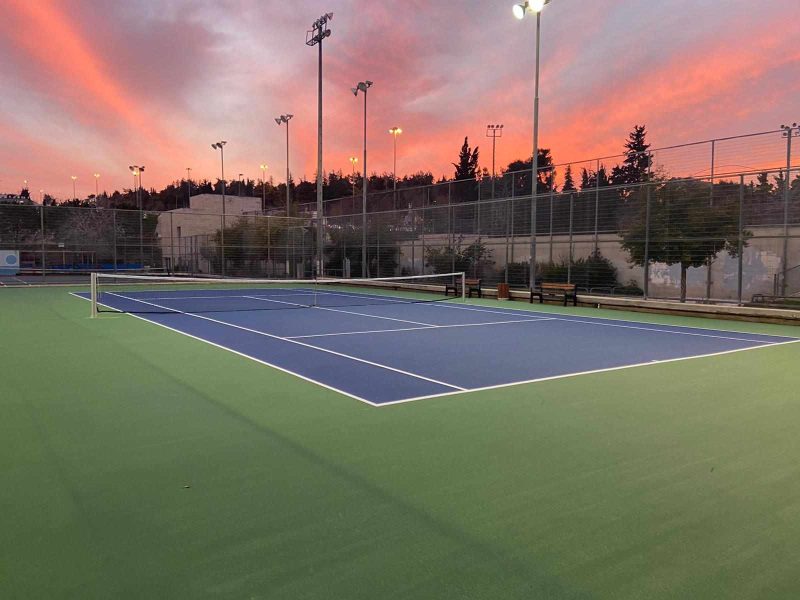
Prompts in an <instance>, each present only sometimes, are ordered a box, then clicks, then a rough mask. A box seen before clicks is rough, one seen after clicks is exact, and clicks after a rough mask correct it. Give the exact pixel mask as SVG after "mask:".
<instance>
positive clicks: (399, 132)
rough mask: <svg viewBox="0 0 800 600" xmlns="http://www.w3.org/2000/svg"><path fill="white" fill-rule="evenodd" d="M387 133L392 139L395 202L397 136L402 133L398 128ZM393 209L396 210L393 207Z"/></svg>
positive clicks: (393, 128)
mask: <svg viewBox="0 0 800 600" xmlns="http://www.w3.org/2000/svg"><path fill="white" fill-rule="evenodd" d="M389 133H390V134H392V136H393V137H394V163H393V166H392V179H393V180H394V192H395V200H397V136H398V135H400V134H401V133H403V130H402V129H400V128H399V127H392V128H391V129H390V130H389ZM395 208H397V207H396V206H395Z"/></svg>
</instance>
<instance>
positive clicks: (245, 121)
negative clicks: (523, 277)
mask: <svg viewBox="0 0 800 600" xmlns="http://www.w3.org/2000/svg"><path fill="white" fill-rule="evenodd" d="M511 4H512V3H511V2H509V1H506V0H463V1H460V2H453V1H452V0H449V1H444V0H425V1H423V0H400V1H394V2H385V1H384V2H380V1H375V0H324V1H318V0H136V1H130V0H36V1H32V0H2V5H3V9H4V10H3V19H2V20H0V52H2V61H1V62H0V85H2V93H0V135H2V137H3V140H4V141H3V143H2V144H0V191H3V192H5V191H17V190H18V189H19V188H20V187H21V185H22V181H23V180H25V179H27V180H28V181H29V182H30V184H29V185H30V188H31V190H32V191H34V192H38V190H39V189H44V190H45V191H47V192H49V193H52V194H54V195H56V196H60V197H66V196H70V195H71V185H72V184H71V180H70V176H71V175H76V176H77V177H78V186H79V194H80V193H81V191H82V193H83V194H88V193H91V192H93V191H94V183H93V178H92V173H94V172H99V173H101V180H100V181H101V189H107V190H113V189H115V188H122V187H124V186H127V187H129V186H130V185H131V184H130V181H129V180H130V176H129V175H130V174H129V172H128V168H127V167H128V165H130V164H135V163H138V164H144V165H145V166H146V173H145V180H144V184H145V185H146V186H155V185H158V186H161V185H164V184H166V183H168V182H170V181H173V180H176V179H179V178H181V177H183V176H185V174H186V171H185V168H186V167H192V169H193V172H192V177H193V178H197V177H199V178H203V177H206V178H212V177H216V176H217V175H218V159H217V157H216V156H215V154H214V151H213V150H212V149H211V147H210V144H211V143H212V142H214V141H217V140H220V139H224V140H227V141H228V145H227V146H226V175H227V176H228V178H235V177H236V176H237V175H238V173H244V174H245V175H246V176H248V177H251V178H257V177H259V174H260V171H259V164H260V163H262V162H266V163H267V164H269V165H270V172H271V174H272V175H273V177H274V179H275V181H276V182H280V181H283V180H284V172H285V162H284V161H285V154H284V152H285V148H284V131H283V129H281V128H279V127H278V126H277V125H276V124H275V122H274V120H273V119H274V117H275V116H277V115H279V114H281V113H284V112H291V113H293V114H294V115H295V118H294V120H293V121H292V122H291V127H292V129H291V137H292V152H291V162H292V172H293V175H294V176H295V177H300V176H306V177H307V178H313V176H314V171H315V165H316V84H317V81H316V69H317V62H316V58H317V55H316V49H312V48H309V47H307V46H306V45H305V43H304V42H305V36H306V30H307V29H309V28H310V25H311V23H312V22H313V21H314V20H315V19H316V18H317V17H319V16H320V15H321V14H322V13H323V12H333V13H334V15H335V16H334V19H333V21H332V23H331V29H332V31H333V34H332V36H331V37H330V38H328V39H327V40H326V42H325V57H324V86H325V126H324V135H325V143H324V152H325V160H324V165H325V170H326V171H327V170H331V169H342V170H344V171H345V172H347V171H349V168H350V164H349V162H348V157H349V156H351V155H358V156H360V153H361V114H362V112H361V111H362V109H363V105H362V100H361V97H359V98H358V99H356V98H354V97H353V95H352V94H351V93H350V91H349V89H350V87H352V86H353V85H354V84H355V83H356V82H358V81H359V80H363V79H370V80H372V81H374V82H375V85H374V87H373V88H372V89H371V90H370V92H369V121H368V129H369V139H370V141H369V143H370V162H369V170H370V171H373V170H374V171H377V172H383V171H391V168H392V166H391V161H392V139H391V136H390V135H389V134H388V132H387V130H388V128H389V127H391V126H393V125H399V126H401V127H402V128H403V131H404V133H403V135H402V136H401V138H400V140H399V153H398V154H399V158H398V171H399V172H400V173H407V172H413V171H417V170H430V171H432V172H433V173H434V175H436V176H437V177H438V176H440V175H442V174H446V175H448V176H450V175H451V174H452V168H451V167H450V162H452V161H453V160H454V159H455V156H456V154H457V152H458V149H459V146H460V145H461V142H462V141H463V138H464V136H469V138H470V141H471V142H472V143H473V144H479V145H480V146H481V149H482V157H481V158H482V160H481V163H482V166H490V164H491V158H490V144H488V143H487V142H488V140H487V139H486V138H485V137H484V135H485V126H486V124H487V123H503V124H504V125H505V134H504V137H503V139H502V141H501V142H500V143H499V145H498V151H497V152H498V154H497V162H498V165H503V164H507V163H508V162H509V161H510V160H513V159H515V158H518V157H523V156H526V155H527V156H530V146H531V142H530V138H531V129H532V116H531V115H532V99H533V78H532V68H533V48H534V45H533V44H534V42H533V40H534V24H535V22H534V20H533V19H526V20H525V21H516V20H515V19H514V18H513V16H512V14H511V10H510V5H511ZM542 27H543V32H542V69H543V71H542V83H541V86H542V87H541V90H542V91H541V98H542V99H541V102H542V104H541V143H542V145H543V146H546V147H551V148H552V150H553V154H554V156H555V159H556V161H557V162H566V161H571V160H579V159H584V158H589V157H592V156H596V155H607V154H613V153H617V152H619V150H620V146H621V142H622V140H623V139H624V138H625V136H626V135H627V132H628V131H629V130H630V129H631V126H632V125H633V124H634V123H646V124H647V126H648V129H649V131H650V137H651V142H652V143H653V144H655V145H657V146H664V145H670V144H677V143H682V142H688V141H694V140H701V139H706V138H710V137H717V136H726V135H734V134H738V133H746V132H754V131H764V130H772V129H776V128H777V127H778V126H779V125H780V124H781V123H783V122H787V121H793V120H794V121H797V120H800V102H799V101H798V99H799V98H800V43H798V41H797V40H798V27H800V2H798V0H766V1H762V2H753V1H752V0H660V1H658V2H656V1H651V0H553V1H552V2H551V4H549V5H548V6H547V7H546V9H545V11H544V13H543V17H542ZM81 188H83V190H81ZM36 195H37V196H38V194H36Z"/></svg>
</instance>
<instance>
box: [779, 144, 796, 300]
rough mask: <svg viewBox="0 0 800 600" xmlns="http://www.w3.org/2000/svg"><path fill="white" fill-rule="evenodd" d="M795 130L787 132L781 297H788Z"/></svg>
mask: <svg viewBox="0 0 800 600" xmlns="http://www.w3.org/2000/svg"><path fill="white" fill-rule="evenodd" d="M794 131H795V130H794V128H790V129H787V130H786V178H785V179H784V181H783V260H782V261H781V263H782V265H783V268H782V269H781V271H782V272H781V296H785V295H786V272H787V271H788V270H789V198H790V197H791V194H790V189H789V188H790V187H791V183H792V182H791V176H792V135H793V134H794Z"/></svg>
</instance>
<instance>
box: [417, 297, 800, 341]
mask: <svg viewBox="0 0 800 600" xmlns="http://www.w3.org/2000/svg"><path fill="white" fill-rule="evenodd" d="M433 304H434V305H435V306H444V307H446V308H455V309H459V310H473V311H477V312H489V313H497V314H506V315H507V314H509V313H508V312H501V311H498V310H489V309H486V310H484V309H480V308H473V307H469V306H455V305H452V304H444V303H441V302H439V303H433ZM510 310H522V309H510ZM526 312H532V313H536V314H540V315H544V314H547V315H552V314H554V313H544V312H541V311H526ZM555 314H557V313H555ZM552 319H553V320H554V321H564V322H567V323H581V324H583V325H598V326H601V327H619V328H622V329H638V330H641V331H652V332H653V333H671V334H674V335H691V336H698V337H707V338H717V339H721V340H735V341H738V342H753V343H755V344H769V343H772V342H769V341H768V340H755V339H747V338H741V337H732V336H724V335H712V334H710V333H692V332H690V331H673V330H671V329H653V328H651V327H644V326H643V325H648V324H649V323H642V325H622V324H621V323H635V322H636V321H625V320H623V319H609V320H610V321H619V322H618V323H601V322H600V321H599V319H605V317H575V318H569V317H562V316H561V315H558V316H554V317H552ZM653 325H656V324H655V323H653ZM667 327H687V328H689V329H705V330H706V331H720V332H722V331H725V330H722V329H708V328H706V327H695V326H694V325H667ZM731 333H741V334H743V335H748V334H749V335H765V336H769V337H779V338H786V339H788V340H791V341H800V340H797V339H796V338H790V337H789V336H786V335H772V334H769V333H763V334H759V333H755V334H754V333H753V332H752V331H749V332H747V331H733V332H731Z"/></svg>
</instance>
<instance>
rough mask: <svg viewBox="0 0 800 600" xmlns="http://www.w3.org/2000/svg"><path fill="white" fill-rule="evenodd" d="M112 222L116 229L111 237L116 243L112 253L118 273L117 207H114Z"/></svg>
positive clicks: (113, 227)
mask: <svg viewBox="0 0 800 600" xmlns="http://www.w3.org/2000/svg"><path fill="white" fill-rule="evenodd" d="M111 224H112V230H113V231H114V234H113V237H112V238H111V239H112V243H113V244H114V249H113V251H112V255H113V258H114V273H116V272H117V209H112V212H111Z"/></svg>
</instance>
